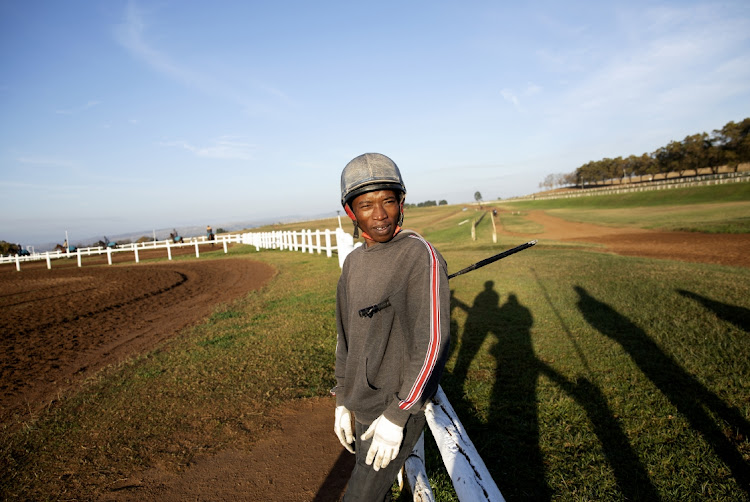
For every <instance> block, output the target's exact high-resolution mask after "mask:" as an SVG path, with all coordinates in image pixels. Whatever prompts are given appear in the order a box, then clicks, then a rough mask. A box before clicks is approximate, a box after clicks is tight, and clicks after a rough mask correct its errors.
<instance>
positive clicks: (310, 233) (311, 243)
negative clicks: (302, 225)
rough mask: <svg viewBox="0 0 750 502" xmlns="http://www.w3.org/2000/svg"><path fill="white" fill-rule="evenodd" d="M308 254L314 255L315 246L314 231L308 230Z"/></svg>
mask: <svg viewBox="0 0 750 502" xmlns="http://www.w3.org/2000/svg"><path fill="white" fill-rule="evenodd" d="M307 252H308V253H314V252H315V246H313V238H312V230H310V229H309V228H308V229H307Z"/></svg>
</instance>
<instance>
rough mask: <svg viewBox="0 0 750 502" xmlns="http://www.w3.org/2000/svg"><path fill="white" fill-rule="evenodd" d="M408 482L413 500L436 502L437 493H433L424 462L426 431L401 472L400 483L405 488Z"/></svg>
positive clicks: (407, 458)
mask: <svg viewBox="0 0 750 502" xmlns="http://www.w3.org/2000/svg"><path fill="white" fill-rule="evenodd" d="M403 484H406V485H407V486H408V487H409V491H411V494H412V497H413V500H418V501H419V502H434V500H435V494H434V493H432V487H430V480H429V479H428V478H427V471H426V470H425V463H424V432H422V435H421V436H419V440H418V441H417V444H416V445H414V449H413V450H412V451H411V453H410V454H409V456H408V457H406V462H405V464H404V468H403V469H402V470H401V472H400V473H399V485H401V488H403Z"/></svg>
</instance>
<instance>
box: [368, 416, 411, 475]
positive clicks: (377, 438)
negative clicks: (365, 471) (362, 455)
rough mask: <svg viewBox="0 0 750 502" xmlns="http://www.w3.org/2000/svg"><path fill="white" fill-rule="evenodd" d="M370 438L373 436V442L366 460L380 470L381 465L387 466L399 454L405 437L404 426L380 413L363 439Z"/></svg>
mask: <svg viewBox="0 0 750 502" xmlns="http://www.w3.org/2000/svg"><path fill="white" fill-rule="evenodd" d="M370 438H373V439H372V444H371V445H370V449H369V450H368V451H367V459H366V460H365V462H366V463H367V465H372V468H373V469H375V470H376V471H379V470H380V468H381V467H385V466H387V465H388V464H389V463H390V462H391V460H393V459H394V458H396V456H397V455H398V450H399V448H401V441H403V439H404V428H403V427H401V426H399V425H396V424H394V423H393V422H391V421H390V420H388V419H387V418H385V417H384V416H383V415H380V416H379V417H378V418H377V419H375V421H374V422H373V423H371V424H370V427H368V428H367V431H365V433H364V434H362V441H367V440H368V439H370ZM373 460H375V463H374V464H373Z"/></svg>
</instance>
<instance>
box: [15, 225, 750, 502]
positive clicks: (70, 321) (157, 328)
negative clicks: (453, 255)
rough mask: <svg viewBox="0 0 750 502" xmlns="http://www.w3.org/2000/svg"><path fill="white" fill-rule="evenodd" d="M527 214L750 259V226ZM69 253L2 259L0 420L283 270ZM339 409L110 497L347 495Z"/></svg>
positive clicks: (629, 245)
mask: <svg viewBox="0 0 750 502" xmlns="http://www.w3.org/2000/svg"><path fill="white" fill-rule="evenodd" d="M529 219H531V220H533V221H536V222H538V223H541V224H542V225H544V227H545V232H544V233H543V234H536V235H533V236H525V237H529V238H541V239H552V240H558V241H576V242H589V243H592V244H597V245H602V246H604V249H602V251H606V252H612V253H618V254H623V255H633V256H644V257H651V258H669V259H677V260H684V261H691V262H703V263H717V264H723V265H734V266H742V267H749V266H750V253H748V252H747V250H748V249H750V235H748V234H742V235H706V234H697V233H687V232H668V233H664V232H656V231H648V230H638V229H618V228H612V227H599V226H596V225H589V224H583V223H569V222H566V221H564V220H561V219H559V218H555V217H552V216H549V215H547V214H545V213H543V212H541V211H534V212H532V213H530V214H529ZM504 233H506V234H508V233H507V232H504ZM512 235H523V234H512ZM192 252H193V250H192V249H190V248H187V249H185V248H183V249H182V251H181V253H182V254H187V253H192ZM162 254H163V253H162ZM147 257H148V255H146V256H144V255H143V254H142V255H141V258H142V259H146V258H147ZM69 261H70V262H71V263H69V264H68V265H67V266H63V265H62V264H59V265H58V264H53V269H52V270H47V269H46V266H45V264H44V263H40V264H36V265H30V264H27V265H25V266H24V267H23V269H22V271H21V272H16V270H15V267H14V266H11V265H5V266H3V267H0V334H2V339H0V422H4V421H6V420H8V419H10V418H11V417H12V416H13V415H17V416H23V415H24V414H25V415H26V416H28V414H29V413H30V412H32V413H33V411H34V410H36V409H38V408H39V407H41V406H43V405H44V404H45V403H49V402H50V400H51V399H54V398H55V395H56V393H57V392H58V391H59V390H61V389H62V390H65V389H68V388H71V387H74V386H75V385H76V383H77V382H79V381H80V379H81V378H83V377H85V376H87V375H90V374H93V373H94V372H95V371H96V370H97V369H100V368H102V367H104V366H106V365H109V364H112V363H115V362H117V361H120V360H122V359H124V358H127V357H129V356H132V355H134V354H138V353H142V352H145V351H147V350H150V349H152V348H153V347H155V346H156V345H157V344H158V343H159V342H160V341H162V340H165V339H166V338H168V337H171V336H174V334H176V333H177V332H178V331H179V330H180V329H182V328H184V327H185V326H187V325H190V324H191V323H195V322H200V321H201V320H202V319H204V318H205V317H206V316H207V315H209V314H210V313H211V312H212V310H213V308H214V307H215V306H216V305H217V304H219V303H224V302H228V301H231V300H233V299H236V298H239V297H241V296H242V295H244V294H246V293H247V292H249V291H250V290H252V289H254V288H257V287H259V286H260V285H262V284H263V283H264V282H265V281H267V280H268V279H269V278H271V277H272V276H273V270H272V269H271V267H269V266H267V265H264V264H260V263H255V262H252V261H249V260H242V259H223V260H200V259H196V260H188V261H180V262H178V263H160V264H147V263H140V264H137V265H136V264H133V265H132V266H120V267H106V266H104V267H88V268H87V267H86V266H84V267H83V268H80V269H79V268H78V267H76V266H75V260H69ZM117 261H120V262H124V261H132V258H130V257H127V256H120V257H118V258H117ZM100 262H101V263H103V264H104V263H106V259H105V258H101V259H100ZM333 407H334V404H333V401H332V399H330V398H320V399H311V400H305V401H298V402H294V403H290V404H289V405H288V406H286V407H284V408H283V409H280V410H277V412H276V415H277V417H276V418H277V419H278V423H279V428H278V429H277V430H274V431H270V432H269V434H268V435H267V436H266V438H265V439H263V440H261V441H260V442H259V443H257V444H256V445H255V447H254V448H253V449H252V450H251V451H236V450H231V449H228V450H225V451H222V452H219V453H217V454H215V455H204V456H197V457H196V458H195V460H194V462H193V463H192V464H191V465H190V466H189V467H188V468H187V469H186V470H185V471H183V472H182V473H181V474H177V473H174V472H169V471H166V470H163V469H160V468H159V467H153V468H151V469H148V470H146V471H143V472H136V473H132V474H131V476H130V477H128V479H125V480H122V481H121V483H119V484H118V485H117V486H111V487H110V489H109V490H107V491H106V492H105V493H103V494H102V497H101V500H112V501H114V500H154V501H155V500H160V501H180V500H237V499H249V500H268V501H296V500H299V501H304V500H316V501H324V500H337V499H338V496H339V495H340V494H341V493H342V490H343V488H344V484H345V482H346V478H347V477H348V472H349V471H350V470H351V468H352V461H353V456H351V455H349V454H347V453H343V454H342V452H344V450H343V448H341V446H340V445H339V443H338V440H337V439H336V437H335V435H334V434H333Z"/></svg>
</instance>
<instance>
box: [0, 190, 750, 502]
mask: <svg viewBox="0 0 750 502" xmlns="http://www.w3.org/2000/svg"><path fill="white" fill-rule="evenodd" d="M714 202H715V201H714ZM539 204H540V205H542V203H541V202H540V203H539ZM545 204H546V203H545ZM618 204H619V202H618ZM681 205H683V204H681V203H677V202H675V201H674V200H673V201H671V202H670V203H669V204H665V206H681ZM706 207H708V206H706ZM535 208H536V206H534V205H531V204H526V205H524V206H523V207H522V208H520V209H517V210H520V211H521V212H522V213H523V212H525V211H529V210H533V209H535ZM548 209H551V208H548ZM560 209H566V210H567V209H570V208H565V207H561V208H560ZM592 209H596V210H601V209H603V208H601V207H600V208H592ZM553 214H554V213H553ZM675 214H686V213H685V212H679V211H678V212H677V213H675ZM519 216H523V215H519ZM475 217H476V213H475V212H474V211H473V210H468V211H463V210H462V208H461V207H455V206H447V207H445V206H442V207H434V208H420V209H411V210H409V212H408V213H407V227H409V228H414V229H416V230H418V231H420V232H422V233H423V234H424V235H425V236H426V237H427V238H428V239H430V240H431V241H432V242H433V243H434V244H435V245H436V247H437V248H438V249H439V250H440V251H441V253H442V254H443V255H444V256H445V258H446V260H447V261H448V268H449V271H450V272H454V271H456V270H458V269H460V268H463V267H465V266H467V265H469V264H471V263H474V262H476V261H478V260H480V259H482V258H485V257H487V256H489V255H491V254H494V253H496V252H499V251H501V250H503V249H507V248H509V247H511V246H513V245H516V244H519V243H520V242H515V240H512V239H509V238H507V237H503V236H502V235H501V236H499V241H498V242H497V243H493V242H492V240H491V224H490V223H489V218H485V219H484V220H483V221H482V223H481V224H480V225H479V226H478V228H477V236H478V238H477V240H476V241H472V240H471V239H470V226H469V225H470V223H464V224H463V225H459V223H460V222H462V221H464V220H466V219H470V220H471V219H473V218H475ZM696 218H697V217H696V216H689V217H688V219H690V220H691V221H695V220H696ZM342 220H343V218H342ZM336 224H337V222H336V219H335V218H334V219H332V220H328V221H324V222H317V223H316V224H315V225H305V226H304V227H305V228H307V227H308V226H309V228H313V229H315V228H321V229H322V228H333V227H334V225H336ZM345 224H346V225H347V226H346V227H345V228H347V229H348V225H349V223H348V221H346V222H345ZM520 224H521V225H523V223H522V222H521V223H520ZM280 227H281V226H276V228H280ZM302 227H303V226H302V225H299V224H297V225H296V226H294V228H302ZM222 257H223V253H222ZM230 257H236V258H247V259H258V260H262V261H265V262H268V263H270V264H272V265H273V266H274V267H276V268H277V270H278V275H277V276H276V277H275V278H274V279H273V280H272V281H271V282H270V283H269V284H268V285H266V286H265V287H264V288H263V289H261V290H260V291H256V292H253V293H251V294H249V295H248V296H247V297H245V298H242V299H239V300H238V301H236V302H234V303H232V304H230V305H222V306H219V307H218V308H217V309H216V311H215V312H214V313H213V314H212V315H211V316H209V317H208V318H207V319H206V321H205V323H204V324H202V325H199V326H196V327H193V328H191V329H188V330H185V331H183V332H182V333H181V334H180V335H179V337H178V338H176V339H174V340H172V341H169V342H167V343H164V344H163V345H161V346H159V347H158V348H157V349H156V350H154V351H152V352H150V353H148V354H145V355H143V356H141V357H139V358H136V359H133V360H131V361H129V362H128V363H126V364H123V365H121V366H119V367H116V368H110V369H109V370H107V371H104V372H101V373H100V374H99V375H98V376H97V377H96V378H94V379H92V380H90V381H89V382H88V383H87V384H86V385H85V386H84V388H83V389H81V390H80V391H79V392H77V393H76V394H74V395H72V396H70V397H68V398H67V399H64V400H62V401H61V402H60V403H59V404H58V405H57V406H54V407H52V408H51V409H49V410H48V411H47V412H46V413H44V414H42V415H41V416H40V417H38V418H37V419H36V420H34V421H32V422H29V423H27V424H25V425H24V426H23V427H22V428H20V429H16V430H14V431H12V432H11V431H10V430H6V431H4V432H3V442H2V449H1V450H0V459H1V460H0V493H3V497H4V498H7V499H27V500H31V499H34V500H47V499H50V500H57V499H63V498H66V495H65V494H67V495H71V494H72V496H74V497H78V498H82V499H89V498H95V496H96V494H97V493H101V491H100V490H101V488H102V487H103V486H108V485H110V484H111V483H112V482H113V481H116V480H117V479H119V478H122V477H126V476H127V473H129V472H132V471H133V470H134V469H136V468H140V467H146V466H150V465H155V464H159V465H167V466H173V469H175V470H176V469H178V468H180V467H181V466H184V465H186V464H187V463H188V462H189V461H190V459H191V458H192V456H193V455H195V454H196V453H198V452H201V451H216V450H219V449H221V448H225V447H230V446H231V447H236V448H243V447H249V445H251V444H252V443H253V442H254V441H255V440H256V439H257V437H258V434H259V431H262V430H263V429H264V428H268V427H273V426H274V424H273V423H271V422H270V421H269V419H267V418H265V417H267V412H268V411H269V410H270V409H271V408H272V407H274V406H277V405H278V404H280V403H283V402H285V401H287V400H290V399H296V398H304V397H308V396H322V395H326V394H327V393H328V389H330V387H331V386H332V385H333V367H334V354H333V353H334V347H335V335H334V333H335V322H334V309H335V285H336V281H337V279H338V275H339V273H340V271H339V268H338V262H337V260H336V258H335V257H334V258H332V259H327V258H326V257H325V256H324V255H322V256H318V255H308V254H302V253H290V252H279V251H263V252H260V253H256V252H254V248H251V247H249V246H234V247H233V248H232V249H231V250H230ZM201 259H203V256H202V257H201ZM450 286H451V290H452V296H453V301H452V307H453V308H452V317H451V321H450V322H451V332H452V337H453V340H452V344H451V355H450V359H449V361H448V364H447V367H446V371H445V374H444V377H443V381H442V386H443V388H444V389H445V391H446V393H447V395H448V397H449V398H450V400H451V403H452V404H453V406H454V407H455V408H456V410H457V412H458V414H459V416H460V417H461V419H462V421H463V422H464V425H465V427H466V429H467V430H468V432H469V435H470V437H472V438H473V439H474V441H475V445H476V446H477V448H478V450H479V451H480V454H481V455H482V457H483V459H484V460H485V463H486V464H487V467H488V469H489V470H490V473H491V474H492V476H493V479H494V480H495V481H496V482H497V484H498V486H499V488H500V490H501V491H502V492H503V494H504V496H505V497H506V499H507V500H509V501H511V500H531V499H535V498H537V499H539V498H551V499H555V500H581V501H583V500H613V501H614V500H617V501H619V500H627V499H657V498H658V499H662V500H726V501H730V500H731V501H736V500H750V495H749V494H748V492H747V491H746V490H747V488H746V489H745V490H743V489H742V488H740V486H739V485H738V483H737V481H736V477H735V476H734V475H733V472H732V469H735V470H738V471H743V469H747V466H748V461H749V459H750V439H748V432H750V431H748V426H747V423H748V420H750V344H749V343H747V337H748V332H750V320H749V319H750V270H749V269H745V268H736V267H726V266H716V265H702V264H692V263H683V262H674V261H668V260H650V259H643V258H632V257H620V256H615V255H611V254H606V253H597V252H594V251H591V250H585V251H582V250H580V248H577V247H575V246H568V245H566V244H564V243H557V244H555V245H554V246H552V245H550V244H547V243H540V244H539V245H537V246H536V247H534V248H531V249H528V250H525V251H523V252H522V253H519V254H517V255H514V256H512V257H509V258H506V259H505V260H502V261H500V262H497V263H495V264H492V265H489V266H487V267H484V268H482V269H480V270H477V271H474V272H471V273H469V274H466V275H462V276H459V277H456V278H454V279H452V280H451V284H450ZM292 341H293V342H294V343H291V342H292ZM426 444H427V463H428V472H429V475H430V479H431V483H432V486H433V488H434V490H435V492H436V496H437V498H438V500H441V501H454V500H456V498H455V494H454V493H453V489H452V487H451V483H450V480H449V478H448V475H447V473H446V471H445V468H444V467H443V466H442V463H441V461H440V459H439V455H438V453H437V450H436V447H435V446H434V444H433V441H432V440H431V439H430V438H429V434H428V439H427V441H426ZM743 464H744V466H743Z"/></svg>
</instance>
